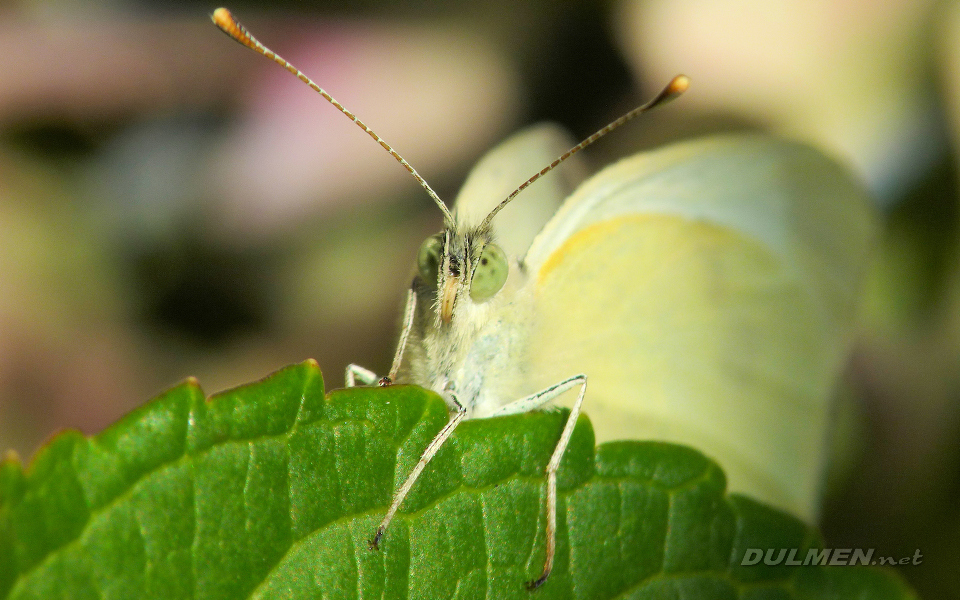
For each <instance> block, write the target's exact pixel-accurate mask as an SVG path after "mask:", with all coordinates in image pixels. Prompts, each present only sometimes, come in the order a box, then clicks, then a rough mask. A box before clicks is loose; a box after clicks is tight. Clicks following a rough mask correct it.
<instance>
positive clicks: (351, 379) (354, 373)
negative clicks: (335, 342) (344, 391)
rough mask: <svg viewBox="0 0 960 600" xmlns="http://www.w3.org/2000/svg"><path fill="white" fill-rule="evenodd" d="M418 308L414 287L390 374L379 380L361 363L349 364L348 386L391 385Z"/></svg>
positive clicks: (409, 295) (398, 367)
mask: <svg viewBox="0 0 960 600" xmlns="http://www.w3.org/2000/svg"><path fill="white" fill-rule="evenodd" d="M416 309H417V296H416V294H414V293H413V289H412V288H411V289H410V290H408V291H407V306H406V308H405V309H404V311H403V329H401V331H400V341H399V342H398V343H397V352H396V354H394V356H393V364H392V365H391V367H390V374H389V375H387V376H386V377H383V378H381V379H380V380H379V381H378V380H377V374H376V373H374V372H373V371H371V370H370V369H366V368H364V367H361V366H360V365H354V364H349V365H347V372H346V374H345V375H344V378H343V379H344V381H345V382H346V386H347V387H348V388H351V387H354V386H356V385H357V382H358V381H359V382H360V385H373V384H374V382H376V383H378V384H379V385H380V386H381V387H383V386H387V385H390V384H391V383H393V382H394V381H396V379H397V372H398V371H399V370H400V361H401V359H403V351H404V350H405V349H406V347H407V340H408V339H409V338H410V330H411V329H413V316H414V313H415V311H416Z"/></svg>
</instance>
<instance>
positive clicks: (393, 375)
mask: <svg viewBox="0 0 960 600" xmlns="http://www.w3.org/2000/svg"><path fill="white" fill-rule="evenodd" d="M416 311H417V295H416V294H415V293H414V292H413V288H410V289H409V290H407V305H406V307H405V308H404V309H403V328H402V329H401V330H400V341H398V342H397V352H396V354H394V355H393V364H391V365H390V373H389V374H388V375H387V376H386V377H384V378H383V379H381V380H380V385H390V384H391V383H393V382H394V381H396V380H397V372H398V371H400V361H401V360H402V359H403V351H404V350H406V348H407V340H408V339H410V330H411V329H413V316H414V314H415V313H416Z"/></svg>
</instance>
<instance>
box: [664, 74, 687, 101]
mask: <svg viewBox="0 0 960 600" xmlns="http://www.w3.org/2000/svg"><path fill="white" fill-rule="evenodd" d="M689 88H690V78H689V77H687V76H686V75H677V76H676V77H674V78H673V79H672V80H671V81H670V83H669V85H667V95H668V96H670V97H671V98H675V97H676V96H679V95H680V94H682V93H684V92H685V91H687V89H689Z"/></svg>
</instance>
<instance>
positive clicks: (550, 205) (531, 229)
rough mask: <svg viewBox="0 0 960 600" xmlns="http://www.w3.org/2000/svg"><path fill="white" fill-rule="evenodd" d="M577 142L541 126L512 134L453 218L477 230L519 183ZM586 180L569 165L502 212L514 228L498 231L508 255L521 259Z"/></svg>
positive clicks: (477, 170)
mask: <svg viewBox="0 0 960 600" xmlns="http://www.w3.org/2000/svg"><path fill="white" fill-rule="evenodd" d="M575 143H576V140H574V139H573V138H572V137H570V134H569V133H567V132H566V131H565V130H564V129H563V128H561V127H559V126H557V125H553V124H549V123H542V124H539V125H534V126H531V127H528V128H526V129H524V130H522V131H520V132H518V133H516V134H514V135H513V136H511V137H510V138H508V139H507V140H506V141H504V142H503V143H502V144H500V145H499V146H497V147H496V148H494V149H493V150H491V151H490V152H489V153H488V154H486V155H485V156H484V157H483V158H482V159H481V160H480V162H478V163H477V164H476V166H475V167H474V168H473V170H472V171H471V172H470V175H469V176H468V177H467V181H466V182H465V183H464V185H463V188H461V190H460V193H459V194H458V195H457V200H456V202H455V203H454V207H453V214H454V219H455V220H456V221H457V224H458V226H459V228H460V230H461V231H466V230H469V229H472V228H474V227H476V226H477V225H479V224H480V223H481V222H482V221H483V219H484V218H486V216H487V214H488V213H489V212H490V211H491V210H493V208H494V207H495V206H497V205H498V204H500V202H501V201H502V200H503V199H504V198H506V197H507V196H508V195H510V193H511V192H513V190H515V189H517V187H519V186H520V184H522V183H523V182H524V181H526V180H527V179H528V178H529V177H530V176H531V175H533V174H534V173H537V172H538V171H540V169H542V168H543V167H545V166H546V165H548V164H550V162H551V161H553V160H554V159H555V158H557V157H558V156H560V155H561V154H563V153H564V152H566V151H567V150H568V149H569V148H571V147H572V146H573V145H574V144H575ZM584 175H585V168H584V167H583V165H581V164H580V163H579V162H578V161H570V164H569V165H568V164H565V165H564V168H563V169H558V170H555V171H554V172H552V173H550V174H549V175H547V176H546V177H544V178H542V179H541V180H540V181H537V183H536V185H533V186H530V187H529V188H527V189H526V190H524V192H523V200H522V201H521V202H512V203H510V204H509V205H508V206H507V207H505V208H504V209H503V213H502V219H501V222H509V224H510V226H509V227H502V228H499V229H498V230H497V243H498V244H500V247H501V248H503V249H504V251H505V252H506V253H507V256H509V257H522V256H523V254H524V252H526V250H527V248H529V247H530V244H531V242H532V241H533V238H534V236H535V235H536V234H537V233H539V232H540V231H541V230H542V229H543V227H544V225H545V224H546V223H547V221H549V220H550V218H551V217H552V216H553V215H554V214H556V212H557V209H559V208H560V206H561V204H562V203H563V201H564V200H565V199H566V198H567V197H568V196H569V195H570V194H571V192H573V190H574V189H576V187H577V185H578V184H579V183H580V182H581V181H582V180H583V179H584Z"/></svg>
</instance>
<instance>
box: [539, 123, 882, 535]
mask: <svg viewBox="0 0 960 600" xmlns="http://www.w3.org/2000/svg"><path fill="white" fill-rule="evenodd" d="M873 231H874V217H873V214H872V211H871V209H870V205H869V203H868V202H867V200H866V198H865V197H864V194H863V192H862V191H861V189H860V187H859V186H858V185H857V184H856V183H855V182H854V181H853V180H852V178H851V177H850V176H849V175H848V174H847V173H846V172H845V171H844V170H843V169H841V168H840V167H839V166H837V165H836V164H835V163H833V162H832V161H830V160H828V159H826V158H825V157H824V156H823V155H821V154H819V153H818V152H816V151H814V150H812V149H810V148H807V147H805V146H800V145H794V144H790V143H787V142H783V141H777V140H773V139H769V138H761V137H724V138H714V139H708V140H703V141H697V142H693V143H684V144H679V145H676V146H673V147H669V148H666V149H663V150H660V151H656V152H652V153H648V154H643V155H637V156H634V157H631V158H628V159H626V160H624V161H621V162H620V163H617V164H615V165H613V166H611V167H609V168H607V169H605V170H603V171H602V172H600V173H599V174H597V175H596V176H595V177H593V178H591V179H590V180H588V181H587V182H586V183H585V184H583V185H582V186H581V187H580V188H579V189H578V190H577V192H576V193H575V194H574V195H573V196H572V197H571V198H570V199H569V200H568V201H567V202H566V203H565V205H564V206H563V208H562V209H561V210H560V212H558V213H557V215H556V216H555V217H554V218H553V219H552V220H551V221H550V222H549V223H548V225H547V226H546V228H545V229H544V230H543V232H541V234H540V235H539V236H537V238H536V239H535V241H534V242H533V246H532V247H531V248H530V251H529V253H528V266H529V271H530V273H531V276H535V277H536V281H535V284H534V285H535V294H536V322H535V323H534V324H533V331H532V334H531V339H530V343H531V361H532V363H531V365H530V370H529V372H530V373H531V374H533V376H534V379H535V381H534V382H533V383H534V385H535V386H541V387H542V386H546V385H549V384H550V383H553V382H556V381H559V380H560V379H562V378H564V377H567V376H569V375H571V374H575V373H581V372H582V373H585V374H586V375H587V377H588V388H587V397H586V400H585V403H584V411H585V412H586V413H587V414H589V415H590V417H591V419H592V421H593V423H594V427H595V428H596V430H597V434H598V441H604V440H610V439H623V438H626V439H658V440H668V441H674V442H680V443H685V444H689V445H691V446H693V447H696V448H698V449H700V450H702V451H704V452H706V453H707V454H708V455H710V456H712V457H713V458H715V459H717V460H718V461H719V462H720V463H721V464H722V465H723V467H724V468H725V469H726V472H727V474H728V476H729V482H730V487H731V489H733V490H738V491H742V492H746V493H750V494H751V495H753V496H755V497H759V498H760V499H763V500H766V501H768V502H772V503H774V504H775V505H777V506H780V507H782V508H784V509H787V510H790V511H792V512H794V513H797V514H800V515H802V516H806V517H813V516H814V515H815V514H816V511H817V506H818V499H819V488H820V481H821V476H822V470H823V466H824V460H825V451H826V444H827V436H828V434H829V423H830V419H831V413H832V402H831V398H832V396H833V388H834V385H835V382H836V379H837V376H838V373H839V371H840V369H841V368H842V365H843V361H844V358H845V356H846V352H847V348H848V345H849V340H850V337H851V327H852V322H853V317H854V309H855V305H856V298H857V291H858V288H859V282H860V279H861V274H862V273H863V270H864V267H865V263H866V262H867V256H868V254H869V248H870V244H871V239H872V236H873Z"/></svg>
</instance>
